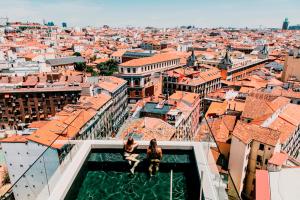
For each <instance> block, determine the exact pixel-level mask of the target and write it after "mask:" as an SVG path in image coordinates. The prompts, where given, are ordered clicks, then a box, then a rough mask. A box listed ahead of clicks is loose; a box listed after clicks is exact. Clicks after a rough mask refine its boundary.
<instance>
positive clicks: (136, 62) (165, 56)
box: [120, 53, 180, 67]
mask: <svg viewBox="0 0 300 200" xmlns="http://www.w3.org/2000/svg"><path fill="white" fill-rule="evenodd" d="M175 59H180V57H179V56H177V55H176V54H173V53H162V54H156V55H154V56H152V57H146V58H138V59H133V60H130V61H127V62H124V63H122V64H120V66H123V67H138V66H144V65H148V64H153V63H159V62H164V61H169V60H175Z"/></svg>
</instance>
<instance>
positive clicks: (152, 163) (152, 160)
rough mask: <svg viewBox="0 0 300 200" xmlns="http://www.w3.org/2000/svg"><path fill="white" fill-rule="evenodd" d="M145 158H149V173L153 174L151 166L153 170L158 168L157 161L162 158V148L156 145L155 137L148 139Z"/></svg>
mask: <svg viewBox="0 0 300 200" xmlns="http://www.w3.org/2000/svg"><path fill="white" fill-rule="evenodd" d="M147 158H148V160H149V169H148V170H149V173H150V176H153V168H154V169H155V172H157V171H158V170H159V163H160V160H161V158H162V149H161V148H160V147H158V146H157V142H156V139H152V140H151V141H150V145H149V147H148V149H147Z"/></svg>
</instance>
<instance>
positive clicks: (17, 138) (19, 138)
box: [0, 135, 28, 143]
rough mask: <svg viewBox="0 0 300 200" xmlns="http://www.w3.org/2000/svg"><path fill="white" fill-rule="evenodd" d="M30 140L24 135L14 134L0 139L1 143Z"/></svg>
mask: <svg viewBox="0 0 300 200" xmlns="http://www.w3.org/2000/svg"><path fill="white" fill-rule="evenodd" d="M27 141H28V140H27V139H26V136H24V135H12V136H8V137H7V138H5V139H2V140H0V143H25V142H27Z"/></svg>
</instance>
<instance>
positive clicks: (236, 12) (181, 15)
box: [0, 0, 300, 28]
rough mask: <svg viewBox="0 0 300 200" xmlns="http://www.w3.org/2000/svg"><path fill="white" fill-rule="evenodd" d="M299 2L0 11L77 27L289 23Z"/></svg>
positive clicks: (299, 17) (21, 6)
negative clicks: (285, 21)
mask: <svg viewBox="0 0 300 200" xmlns="http://www.w3.org/2000/svg"><path fill="white" fill-rule="evenodd" d="M299 6H300V2H299V1H296V0H273V1H271V0H262V1H258V0H253V1H238V0H230V1H222V0H214V1H203V0H201V1H196V0H189V1H179V0H173V1H171V0H164V1H162V2H158V1H157V0H154V1H151V2H150V1H147V2H145V1H137V0H128V1H120V0H113V1H102V0H88V1H82V0H75V1H72V2H71V1H69V0H67V1H57V0H54V1H37V0H12V1H0V13H1V16H0V17H8V18H9V20H10V21H22V22H24V21H35V22H39V23H42V22H43V20H45V21H46V22H48V21H53V22H54V23H55V24H56V25H61V23H62V22H67V24H68V26H81V27H82V26H102V25H105V24H107V25H110V26H114V27H117V26H119V27H124V26H136V27H139V26H155V27H176V26H182V25H194V26H196V27H201V28H206V27H207V28H213V27H236V28H244V27H249V28H258V27H263V28H271V27H272V28H281V25H282V22H283V20H284V18H285V17H288V18H289V20H290V22H291V24H298V23H299V22H300V13H299V12H298V11H297V8H298V7H299ZM145 10H146V11H145ZM12 13H13V15H12ZM120 19H122V20H120Z"/></svg>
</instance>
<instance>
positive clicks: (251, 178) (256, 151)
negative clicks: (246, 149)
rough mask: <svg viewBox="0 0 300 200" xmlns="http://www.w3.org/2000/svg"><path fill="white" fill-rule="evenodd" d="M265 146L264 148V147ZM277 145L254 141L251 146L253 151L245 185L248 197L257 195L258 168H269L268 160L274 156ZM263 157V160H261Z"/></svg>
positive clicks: (245, 192)
mask: <svg viewBox="0 0 300 200" xmlns="http://www.w3.org/2000/svg"><path fill="white" fill-rule="evenodd" d="M262 147H263V148H262ZM274 150H275V147H274V146H270V145H267V144H263V143H260V142H258V141H253V142H252V146H251V153H250V157H249V162H248V168H247V177H246V181H245V186H244V194H245V195H246V196H247V197H248V198H254V197H255V196H254V195H255V187H254V185H255V174H256V169H263V170H266V169H267V165H268V160H269V159H270V158H271V157H272V155H273V153H274ZM260 159H261V161H260Z"/></svg>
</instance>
